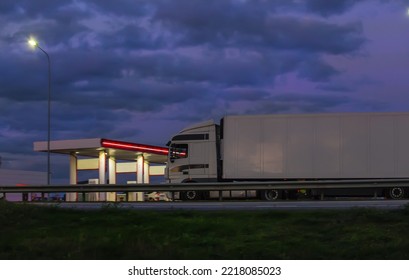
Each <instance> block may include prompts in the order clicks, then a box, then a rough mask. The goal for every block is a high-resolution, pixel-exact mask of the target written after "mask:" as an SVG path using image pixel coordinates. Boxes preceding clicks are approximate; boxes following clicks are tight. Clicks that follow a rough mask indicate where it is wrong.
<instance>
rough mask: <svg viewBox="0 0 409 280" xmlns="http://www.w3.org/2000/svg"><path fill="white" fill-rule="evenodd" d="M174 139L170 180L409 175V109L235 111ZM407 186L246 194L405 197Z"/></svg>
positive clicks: (187, 196)
mask: <svg viewBox="0 0 409 280" xmlns="http://www.w3.org/2000/svg"><path fill="white" fill-rule="evenodd" d="M167 145H168V146H169V155H168V162H167V169H166V178H167V180H168V182H169V183H195V182H215V183H216V182H247V181H249V182H253V181H302V182H305V181H308V180H310V181H317V180H349V181H351V180H352V181H355V180H356V181H359V180H368V179H376V180H379V181H382V180H390V179H398V178H409V113H322V114H271V115H232V116H225V117H223V118H222V119H221V120H220V122H219V123H215V122H214V121H206V122H202V123H199V124H195V125H192V126H190V127H187V128H185V129H183V130H181V131H180V132H179V133H177V134H176V135H174V136H173V137H172V138H171V139H170V141H169V142H168V144H167ZM408 187H409V186H408ZM408 193H409V189H406V188H405V187H401V186H399V187H394V186H393V185H391V186H389V187H385V188H381V189H380V188H374V189H370V188H359V187H356V188H353V187H351V188H346V189H308V190H302V189H300V190H288V191H287V190H282V189H276V190H264V191H251V192H249V193H248V192H246V196H248V195H249V194H250V195H251V196H256V197H259V198H262V199H265V200H278V199H283V198H291V197H294V196H297V195H300V194H301V195H306V196H307V195H308V196H311V197H318V196H323V195H325V196H364V195H374V194H375V195H376V196H379V197H388V198H392V199H402V198H405V197H406V196H407V194H408ZM217 195H218V194H217ZM227 195H230V196H232V193H231V192H229V193H228V194H227ZM236 195H238V196H240V195H242V194H240V193H237V194H236ZM209 197H212V194H211V193H209V192H198V191H194V190H192V191H186V192H183V193H180V198H181V199H184V200H195V199H205V198H209Z"/></svg>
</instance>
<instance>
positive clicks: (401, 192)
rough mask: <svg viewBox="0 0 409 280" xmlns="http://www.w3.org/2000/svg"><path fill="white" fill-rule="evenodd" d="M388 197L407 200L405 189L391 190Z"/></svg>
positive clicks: (394, 188) (395, 188)
mask: <svg viewBox="0 0 409 280" xmlns="http://www.w3.org/2000/svg"><path fill="white" fill-rule="evenodd" d="M388 195H389V197H390V198H391V199H403V198H405V189H404V188H402V187H393V188H390V189H389V192H388Z"/></svg>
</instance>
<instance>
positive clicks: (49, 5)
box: [0, 0, 409, 182]
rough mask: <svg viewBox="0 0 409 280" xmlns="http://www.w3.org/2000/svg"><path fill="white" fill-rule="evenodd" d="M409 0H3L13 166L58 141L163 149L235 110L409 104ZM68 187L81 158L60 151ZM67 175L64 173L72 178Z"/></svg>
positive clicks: (2, 118)
mask: <svg viewBox="0 0 409 280" xmlns="http://www.w3.org/2000/svg"><path fill="white" fill-rule="evenodd" d="M408 8H409V0H390V1H388V0H331V1H329V0H305V1H303V0H265V1H263V0H254V1H251V0H247V1H246V0H201V1H195V0H139V1H131V0H129V1H111V0H109V1H108V0H98V1H96V0H94V1H81V0H74V1H66V0H64V1H62V0H37V1H31V0H25V1H23V0H2V1H1V3H0V26H1V28H0V48H1V51H0V61H1V63H0V156H1V157H2V166H1V168H8V169H23V170H35V171H45V170H46V155H45V154H39V153H35V152H33V147H32V143H33V142H34V141H45V140H46V137H47V60H46V57H45V55H44V54H43V53H42V52H41V51H39V50H38V49H37V50H33V49H30V47H29V46H28V45H27V40H28V38H29V37H30V36H32V37H34V38H36V39H37V40H38V41H39V44H40V46H41V47H42V48H43V49H45V50H46V51H47V52H48V53H49V55H50V57H51V63H52V118H51V121H52V128H51V129H52V139H53V140H61V139H78V138H96V137H106V138H110V139H118V140H124V141H133V142H140V143H146V144H153V145H161V146H163V145H164V144H165V143H166V142H167V141H168V140H169V138H170V136H171V135H172V134H174V133H176V132H178V131H179V130H180V129H182V128H183V127H184V126H187V125H191V124H192V123H195V122H200V121H204V120H208V119H214V120H216V121H217V120H219V119H220V118H221V117H222V116H223V115H227V114H259V113H263V114H264V113H268V114H270V113H298V112H348V111H351V112H369V111H371V112H375V111H384V112H387V111H388V112H395V111H409V75H408V70H409V15H408ZM52 165H53V166H52V172H53V175H52V177H53V180H54V181H55V182H68V179H67V178H68V158H66V157H61V156H53V157H52ZM64 180H65V181H64Z"/></svg>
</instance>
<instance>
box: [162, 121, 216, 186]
mask: <svg viewBox="0 0 409 280" xmlns="http://www.w3.org/2000/svg"><path fill="white" fill-rule="evenodd" d="M218 131H219V126H218V125H216V124H215V123H214V121H206V122H203V123H199V124H195V125H193V126H190V127H187V128H185V129H183V130H182V131H180V132H179V133H178V134H176V135H174V136H173V137H172V139H171V140H170V141H169V142H168V144H167V145H168V146H169V154H168V162H167V171H166V176H167V179H168V182H169V183H187V182H190V183H192V182H206V181H216V180H217V160H218V159H217V157H218V154H219V152H218V148H217V143H218V141H219V139H218V138H219V137H218V134H219V133H218Z"/></svg>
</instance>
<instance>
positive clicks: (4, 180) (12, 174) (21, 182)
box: [0, 169, 47, 201]
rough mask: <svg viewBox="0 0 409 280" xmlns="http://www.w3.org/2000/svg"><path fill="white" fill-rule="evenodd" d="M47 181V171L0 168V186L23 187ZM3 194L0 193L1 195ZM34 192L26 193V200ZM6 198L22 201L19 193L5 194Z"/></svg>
mask: <svg viewBox="0 0 409 280" xmlns="http://www.w3.org/2000/svg"><path fill="white" fill-rule="evenodd" d="M46 183H47V172H38V171H25V170H14V169H0V186H16V188H24V186H26V185H45V184H46ZM2 196H3V194H0V197H2ZM35 196H36V194H30V195H28V197H26V198H27V200H31V199H32V198H34V197H35ZM6 199H7V200H10V201H22V200H23V195H22V194H21V193H15V194H14V193H13V194H7V195H6Z"/></svg>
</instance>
